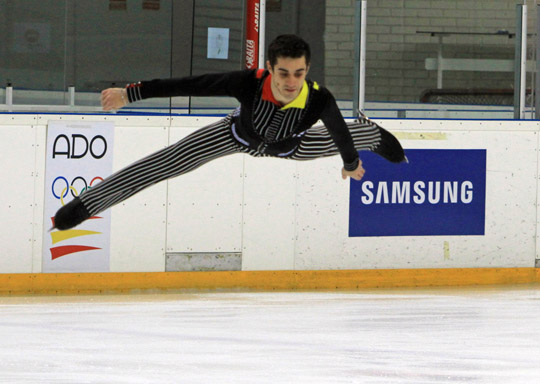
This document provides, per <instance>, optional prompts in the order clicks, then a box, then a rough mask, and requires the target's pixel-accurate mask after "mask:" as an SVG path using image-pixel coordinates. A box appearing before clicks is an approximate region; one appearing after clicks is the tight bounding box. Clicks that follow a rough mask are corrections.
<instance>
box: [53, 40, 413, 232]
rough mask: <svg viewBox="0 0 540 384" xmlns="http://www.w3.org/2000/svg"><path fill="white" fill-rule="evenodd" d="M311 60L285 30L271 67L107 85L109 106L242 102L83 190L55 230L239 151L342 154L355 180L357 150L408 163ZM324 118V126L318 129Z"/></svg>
mask: <svg viewBox="0 0 540 384" xmlns="http://www.w3.org/2000/svg"><path fill="white" fill-rule="evenodd" d="M310 58H311V53H310V48H309V45H308V44H307V43H306V42H305V41H304V40H303V39H301V38H300V37H298V36H295V35H281V36H278V37H277V38H276V39H274V41H273V42H272V43H271V44H270V46H269V48H268V61H267V62H266V67H267V68H266V70H263V69H258V70H257V69H255V70H241V71H234V72H228V73H220V74H207V75H202V76H192V77H184V78H178V79H163V80H152V81H143V82H138V83H133V84H129V85H128V86H127V87H126V88H109V89H106V90H104V91H103V92H102V95H101V103H102V106H103V109H104V110H106V111H108V110H114V109H118V108H122V107H123V106H125V105H127V104H128V103H131V102H135V101H138V100H142V99H147V98H151V97H172V96H232V97H235V98H236V99H237V100H238V101H239V102H240V107H238V108H237V109H236V110H235V111H234V112H232V113H231V114H229V115H228V116H226V117H225V118H223V119H221V120H220V121H218V122H216V123H214V124H211V125H209V126H206V127H203V128H201V129H199V130H197V131H196V132H194V133H192V134H190V135H189V136H187V137H185V138H184V139H182V140H180V141H178V142H177V143H175V144H173V145H171V146H169V147H167V148H164V149H162V150H160V151H158V152H156V153H154V154H152V155H150V156H148V157H145V158H143V159H141V160H139V161H137V162H135V163H133V164H131V165H129V166H128V167H126V168H124V169H123V170H121V171H119V172H117V173H115V174H113V175H112V176H110V177H108V178H106V179H105V180H104V181H102V182H101V183H99V184H98V185H96V186H95V187H93V188H92V189H89V190H87V191H85V192H84V193H82V194H81V195H80V196H78V197H76V198H75V199H73V200H72V201H71V202H70V203H68V204H66V205H65V206H64V207H62V208H60V209H59V210H58V212H57V213H56V216H55V227H56V228H57V229H60V230H65V229H69V228H72V227H75V226H76V225H78V224H80V223H82V222H83V221H84V220H86V219H88V218H89V217H91V216H93V215H96V214H98V213H99V212H101V211H103V210H105V209H107V208H110V207H111V206H113V205H115V204H117V203H119V202H121V201H123V200H125V199H127V198H129V197H130V196H132V195H134V194H136V193H137V192H139V191H141V190H143V189H144V188H146V187H149V186H150V185H153V184H155V183H158V182H160V181H163V180H166V179H169V178H171V177H176V176H179V175H182V174H184V173H186V172H189V171H192V170H194V169H195V168H197V167H199V166H201V165H203V164H205V163H207V162H209V161H211V160H214V159H217V158H219V157H222V156H226V155H231V154H233V153H247V154H249V155H251V156H256V157H261V156H273V157H281V158H284V159H292V160H310V159H316V158H320V157H325V156H333V155H336V154H338V153H339V154H340V155H341V158H342V160H343V168H342V170H341V174H342V177H343V179H347V177H351V178H353V179H355V180H360V179H362V177H363V176H364V172H365V170H364V168H363V167H362V161H361V160H360V158H359V156H358V150H371V151H374V152H376V153H378V154H379V155H381V156H383V157H385V158H386V159H388V160H389V161H392V162H396V163H398V162H402V161H405V160H406V158H405V154H404V152H403V148H402V147H401V145H400V143H399V142H398V140H397V139H396V138H395V137H394V136H393V135H391V134H390V133H389V132H387V131H386V130H384V129H383V128H381V127H379V126H378V125H377V124H375V123H373V122H372V121H371V120H369V119H368V118H367V117H365V116H364V115H360V116H359V117H358V119H357V121H354V122H350V123H346V122H345V120H344V119H343V116H342V115H341V112H340V111H339V108H338V106H337V104H336V101H335V99H334V97H333V95H332V94H331V93H330V91H328V90H327V89H326V88H324V87H322V86H320V85H319V84H317V83H316V82H314V81H311V80H307V79H306V76H307V74H308V72H309V65H310ZM319 119H320V120H322V121H323V123H324V125H320V126H314V124H315V123H316V122H317V121H318V120H319Z"/></svg>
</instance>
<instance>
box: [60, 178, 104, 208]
mask: <svg viewBox="0 0 540 384" xmlns="http://www.w3.org/2000/svg"><path fill="white" fill-rule="evenodd" d="M99 181H103V178H102V177H99V176H96V177H94V178H93V179H92V180H91V181H90V183H88V182H87V181H86V179H85V178H84V177H82V176H77V177H75V178H74V179H73V180H71V183H69V182H68V180H67V179H66V178H65V177H63V176H58V177H57V178H56V179H54V181H53V182H52V187H51V188H52V194H53V196H54V197H55V198H57V199H59V200H60V201H61V202H62V205H64V198H65V197H66V196H67V195H68V193H69V192H71V196H73V197H77V196H80V195H81V193H83V192H84V191H86V190H87V189H90V188H92V186H93V185H94V183H95V182H99ZM58 183H63V184H65V186H64V185H62V184H61V185H60V188H61V187H63V188H62V192H61V193H60V195H57V194H56V191H58V190H60V188H59V187H58V185H57V184H58ZM81 187H82V188H81ZM77 188H80V192H79V190H78V189H77Z"/></svg>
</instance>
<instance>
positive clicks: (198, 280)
mask: <svg viewBox="0 0 540 384" xmlns="http://www.w3.org/2000/svg"><path fill="white" fill-rule="evenodd" d="M520 284H540V270H539V269H537V268H465V269H464V268H458V269H402V270H347V271H335V270H333V271H223V272H139V273H136V272H135V273H114V272H112V273H58V274H57V273H38V274H0V294H1V295H29V294H46V295H58V294H62V295H70V294H108V293H110V294H113V293H116V294H117V293H140V292H179V291H189V290H197V291H230V290H240V291H303V290H322V291H333V290H341V291H347V290H350V291H352V290H359V289H375V288H377V289H380V288H420V287H460V286H467V287H470V286H487V285H520Z"/></svg>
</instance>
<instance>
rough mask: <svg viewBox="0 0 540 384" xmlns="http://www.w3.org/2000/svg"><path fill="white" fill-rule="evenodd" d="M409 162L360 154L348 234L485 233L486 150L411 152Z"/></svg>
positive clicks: (408, 152)
mask: <svg viewBox="0 0 540 384" xmlns="http://www.w3.org/2000/svg"><path fill="white" fill-rule="evenodd" d="M405 153H406V155H407V157H408V159H409V163H408V164H406V163H404V164H392V163H390V162H388V161H386V160H384V159H383V158H381V157H379V156H377V155H376V154H374V153H371V152H361V153H360V155H361V158H362V161H363V163H364V167H365V168H366V175H365V177H364V179H362V180H361V181H354V180H352V181H351V190H350V208H349V236H351V237H352V236H430V235H432V236H435V235H459V236H463V235H484V229H485V215H486V150H485V149H444V150H443V149H408V150H406V151H405Z"/></svg>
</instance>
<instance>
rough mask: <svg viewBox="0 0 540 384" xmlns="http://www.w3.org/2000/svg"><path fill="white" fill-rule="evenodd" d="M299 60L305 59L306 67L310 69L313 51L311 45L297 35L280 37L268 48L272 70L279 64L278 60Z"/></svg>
mask: <svg viewBox="0 0 540 384" xmlns="http://www.w3.org/2000/svg"><path fill="white" fill-rule="evenodd" d="M280 57H282V58H290V59H299V58H301V57H304V58H305V60H306V67H309V63H310V61H311V50H310V49H309V44H308V43H306V42H305V41H304V39H302V38H301V37H299V36H296V35H279V36H278V37H276V38H275V39H274V40H273V41H272V42H271V43H270V46H269V47H268V63H270V66H271V67H272V69H273V68H274V66H275V65H276V64H277V62H278V58H280ZM268 63H267V64H268Z"/></svg>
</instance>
